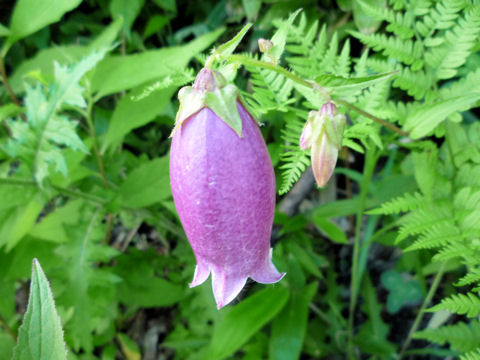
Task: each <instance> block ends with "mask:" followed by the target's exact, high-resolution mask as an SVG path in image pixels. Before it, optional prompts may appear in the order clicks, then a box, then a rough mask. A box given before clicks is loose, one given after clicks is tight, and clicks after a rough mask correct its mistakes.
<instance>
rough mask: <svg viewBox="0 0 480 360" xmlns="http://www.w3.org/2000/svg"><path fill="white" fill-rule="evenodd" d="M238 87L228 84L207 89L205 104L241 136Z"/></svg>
mask: <svg viewBox="0 0 480 360" xmlns="http://www.w3.org/2000/svg"><path fill="white" fill-rule="evenodd" d="M237 99H238V89H237V87H236V86H235V85H233V84H228V85H226V86H224V87H223V88H221V89H216V90H215V91H207V92H206V94H205V105H206V106H208V107H209V108H210V109H212V111H213V112H214V113H215V114H216V115H217V116H218V117H219V118H220V119H222V120H223V121H224V122H225V123H226V124H227V125H228V126H230V127H231V128H232V129H233V130H234V131H235V132H236V133H237V135H238V136H239V137H242V119H241V118H240V114H239V112H238V108H237Z"/></svg>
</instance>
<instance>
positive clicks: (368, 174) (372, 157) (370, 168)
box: [347, 147, 378, 359]
mask: <svg viewBox="0 0 480 360" xmlns="http://www.w3.org/2000/svg"><path fill="white" fill-rule="evenodd" d="M377 159H378V155H377V154H376V152H375V149H374V148H373V147H372V148H370V149H367V151H366V154H365V164H364V169H363V178H362V181H361V183H360V195H359V199H360V204H359V207H358V211H357V214H356V224H355V238H354V241H353V255H352V275H351V282H350V306H349V315H348V328H347V332H348V348H347V351H348V355H349V358H350V359H354V358H355V357H354V349H353V336H354V329H353V326H354V318H355V308H356V306H357V297H358V289H359V283H360V280H361V279H360V276H359V272H358V258H359V254H360V235H361V230H362V222H363V212H364V211H365V208H366V202H367V195H368V188H369V185H370V180H371V179H372V176H373V172H374V170H375V164H376V162H377Z"/></svg>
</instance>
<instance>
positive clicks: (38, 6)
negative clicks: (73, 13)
mask: <svg viewBox="0 0 480 360" xmlns="http://www.w3.org/2000/svg"><path fill="white" fill-rule="evenodd" d="M81 2H82V0H48V1H47V0H45V1H38V0H18V1H17V2H16V4H15V8H14V9H13V14H12V18H11V21H10V37H9V38H8V40H7V44H13V43H14V42H16V41H18V40H20V39H22V38H24V37H25V36H27V35H30V34H33V33H34V32H37V31H38V30H40V29H42V28H43V27H45V26H47V25H50V24H52V23H54V22H57V21H59V20H60V19H61V18H62V16H63V15H64V14H65V13H66V12H68V11H70V10H73V9H75V8H76V7H77V6H78V5H79V4H80V3H81ZM7 46H8V45H7Z"/></svg>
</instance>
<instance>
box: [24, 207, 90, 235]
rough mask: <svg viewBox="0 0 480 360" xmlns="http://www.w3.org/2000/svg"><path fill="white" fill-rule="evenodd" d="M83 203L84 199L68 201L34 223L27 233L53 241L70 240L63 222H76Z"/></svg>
mask: <svg viewBox="0 0 480 360" xmlns="http://www.w3.org/2000/svg"><path fill="white" fill-rule="evenodd" d="M83 204H84V200H73V201H69V202H68V203H67V204H65V205H64V206H62V207H59V208H57V209H56V210H55V211H53V212H51V213H50V214H48V215H47V216H45V217H44V218H43V219H42V220H41V221H40V222H38V223H37V224H35V226H34V227H33V228H32V229H31V230H30V231H29V233H28V234H29V235H30V236H33V237H35V238H38V239H42V240H46V241H51V242H54V243H66V242H68V241H70V237H69V235H68V233H67V231H66V228H65V224H70V225H74V224H76V223H77V221H78V213H79V211H80V209H81V207H82V206H83Z"/></svg>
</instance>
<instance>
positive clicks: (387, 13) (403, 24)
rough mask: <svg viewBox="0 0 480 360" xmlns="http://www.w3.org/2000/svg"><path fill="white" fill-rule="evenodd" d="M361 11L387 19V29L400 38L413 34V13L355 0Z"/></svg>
mask: <svg viewBox="0 0 480 360" xmlns="http://www.w3.org/2000/svg"><path fill="white" fill-rule="evenodd" d="M357 2H358V3H359V4H360V6H361V7H362V9H363V11H365V13H367V14H368V15H370V16H371V17H373V18H374V19H376V20H379V21H387V22H388V23H389V24H388V25H387V27H386V30H387V31H390V32H392V33H394V34H395V35H398V36H400V37H401V38H402V39H410V38H412V37H413V36H414V35H415V32H414V31H413V30H412V27H413V19H414V16H413V13H412V12H410V11H407V12H405V13H401V12H396V11H393V10H391V9H389V8H385V7H382V6H374V5H372V4H369V3H368V2H365V1H363V0H357Z"/></svg>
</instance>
